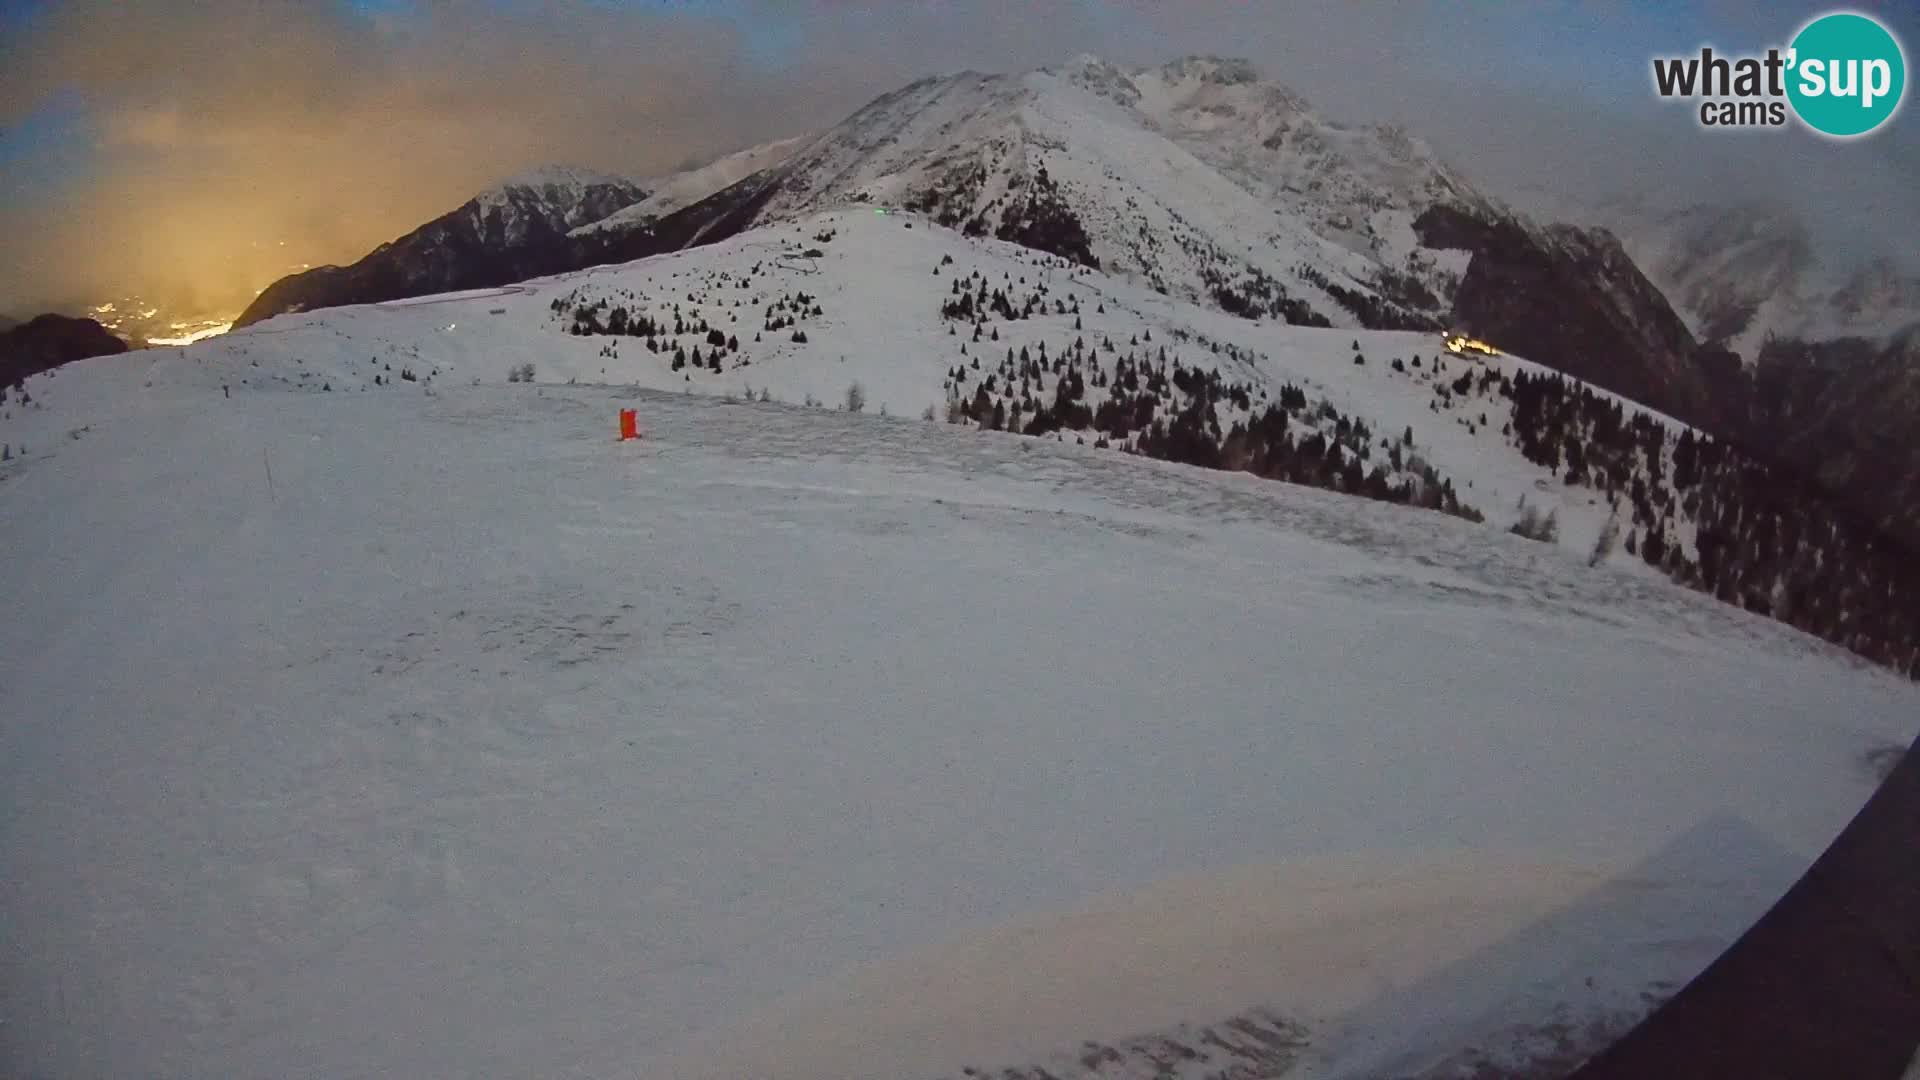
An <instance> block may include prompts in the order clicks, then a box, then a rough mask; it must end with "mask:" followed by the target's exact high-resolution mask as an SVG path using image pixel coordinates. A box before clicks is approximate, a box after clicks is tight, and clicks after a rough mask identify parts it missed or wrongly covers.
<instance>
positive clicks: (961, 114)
mask: <svg viewBox="0 0 1920 1080" xmlns="http://www.w3.org/2000/svg"><path fill="white" fill-rule="evenodd" d="M758 182H759V183H760V184H761V185H762V186H764V187H767V188H770V189H773V190H771V191H770V192H769V193H768V196H767V198H766V199H765V201H764V202H763V203H762V204H761V205H760V206H759V207H758V208H757V210H756V211H755V213H754V215H753V217H752V221H753V222H766V221H779V220H785V219H789V218H792V217H794V216H796V215H799V214H806V213H813V212H817V211H820V210H825V209H832V208H837V207H842V206H846V205H849V204H872V205H875V206H881V207H888V206H891V207H907V208H912V209H916V210H921V211H924V212H926V213H927V214H928V215H929V216H932V217H934V218H935V219H936V220H937V221H939V222H941V223H942V224H945V225H948V226H951V227H954V228H959V229H962V230H964V231H966V232H969V233H971V234H974V235H985V234H992V235H995V236H999V237H1000V238H1002V239H1011V240H1015V241H1017V242H1020V243H1023V244H1026V245H1027V246H1030V247H1035V248H1039V249H1041V250H1046V251H1051V252H1053V253H1054V254H1058V255H1062V256H1065V257H1068V258H1072V259H1075V260H1076V261H1079V262H1081V263H1084V264H1086V265H1089V266H1100V267H1102V268H1104V269H1106V270H1108V271H1109V272H1112V273H1116V274H1121V275H1125V276H1131V277H1137V278H1139V279H1140V280H1142V281H1145V282H1146V283H1148V284H1150V285H1152V286H1154V287H1155V288H1158V289H1161V290H1163V291H1165V292H1167V293H1168V294H1169V295H1173V296H1178V297H1182V298H1187V299H1196V300H1203V301H1206V302H1216V301H1217V302H1220V303H1223V304H1225V305H1228V306H1230V307H1234V308H1236V309H1240V310H1245V311H1247V312H1248V313H1255V314H1260V315H1267V316H1274V317H1286V318H1288V319H1290V320H1291V321H1294V322H1301V323H1320V324H1324V325H1337V326H1360V325H1384V324H1386V323H1388V322H1391V321H1394V320H1398V321H1400V322H1403V323H1406V324H1409V325H1418V326H1422V327H1438V326H1439V325H1440V324H1441V322H1443V321H1444V315H1445V303H1446V300H1447V298H1448V297H1449V296H1450V294H1451V289H1452V286H1453V284H1454V283H1455V282H1457V279H1458V275H1459V273H1460V272H1461V271H1462V270H1463V269H1464V267H1465V263H1466V257H1465V254H1464V253H1460V252H1443V251H1437V250H1430V249H1424V248H1422V247H1421V245H1420V243H1419V241H1418V238H1417V237H1416V236H1415V234H1414V230H1413V228H1412V224H1413V220H1414V218H1415V217H1416V216H1417V215H1418V213H1419V212H1420V211H1421V210H1423V209H1425V208H1426V207H1427V206H1428V205H1431V204H1432V203H1433V202H1435V201H1442V200H1444V201H1449V202H1452V203H1458V204H1460V205H1463V206H1472V207H1476V208H1479V207H1486V206H1488V205H1489V204H1487V203H1486V201H1485V200H1484V199H1482V198H1480V197H1479V196H1478V195H1477V194H1475V193H1473V192H1472V191H1471V189H1470V188H1468V187H1466V185H1465V184H1464V182H1463V181H1461V180H1459V178H1457V177H1456V176H1454V175H1453V174H1451V173H1449V172H1447V171H1446V170H1445V169H1444V167H1442V166H1440V165H1438V163H1437V162H1436V161H1435V160H1434V159H1433V157H1432V155H1431V153H1430V152H1429V151H1427V150H1426V148H1425V147H1423V146H1422V145H1421V144H1419V143H1418V142H1417V141H1416V140H1412V139H1410V138H1408V137H1406V136H1405V135H1404V133H1399V132H1394V131H1382V130H1366V131H1348V130H1344V129H1337V128H1335V127H1334V126H1332V125H1330V124H1327V123H1325V122H1323V121H1321V120H1320V119H1319V118H1318V117H1317V116H1315V114H1314V113H1313V112H1312V110H1311V109H1310V108H1308V107H1307V105H1306V103H1305V102H1304V101H1303V100H1301V99H1300V98H1298V97H1297V96H1295V95H1293V94H1291V93H1290V92H1288V91H1286V90H1285V89H1283V88H1281V87H1278V86H1276V85H1274V84H1270V83H1264V82H1261V81H1259V80H1258V79H1257V78H1255V76H1254V75H1253V73H1252V71H1251V69H1250V68H1248V67H1247V66H1246V65H1245V64H1244V63H1242V62H1236V61H1226V60H1219V59H1214V58H1193V59H1189V60H1185V61H1180V62H1177V63H1174V64H1170V65H1167V66H1164V67H1160V68H1150V69H1145V70H1142V71H1134V72H1128V71H1123V70H1121V69H1119V68H1117V67H1114V66H1113V65H1110V64H1107V63H1105V62H1103V61H1100V60H1098V59H1096V58H1092V57H1083V58H1081V59H1079V60H1077V61H1075V62H1074V63H1073V64H1070V65H1068V66H1066V67H1064V68H1060V69H1050V70H1042V71H1036V72H1029V73H1025V74H1018V75H992V74H981V73H977V72H963V73H961V74H958V75H952V76H946V77H942V78H934V79H925V80H922V81H920V82H917V83H914V84H912V85H911V86H908V87H905V88H903V89H901V90H898V91H895V92H894V93H891V94H887V95H884V96H882V97H881V98H879V99H877V100H876V101H874V102H873V103H872V104H870V105H868V106H866V107H865V108H863V109H861V110H860V111H858V112H856V113H855V114H854V115H853V116H851V117H849V118H848V119H847V120H846V121H845V122H844V123H842V124H840V125H839V126H838V127H836V128H834V129H832V130H830V131H828V132H826V133H825V134H824V135H823V136H822V137H820V138H819V139H817V140H815V141H813V142H812V143H810V144H809V145H807V146H806V147H804V148H803V149H800V150H799V151H797V152H796V153H794V154H793V156H792V157H791V158H789V159H788V160H787V161H786V162H785V163H784V164H783V165H781V166H780V167H778V168H776V169H774V170H771V171H770V172H769V173H768V174H765V175H764V176H763V177H762V178H760V180H759V181H758ZM1406 293H1413V294H1414V295H1413V296H1408V295H1405V294H1406ZM1416 297H1417V299H1416Z"/></svg>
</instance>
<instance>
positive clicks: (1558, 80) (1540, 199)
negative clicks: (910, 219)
mask: <svg viewBox="0 0 1920 1080" xmlns="http://www.w3.org/2000/svg"><path fill="white" fill-rule="evenodd" d="M1757 7H1759V5H1753V4H1750V3H1744V2H1737V0H1697V2H1693V3H1681V2H1674V3H1665V2H1659V0H1633V2H1622V3H1602V2H1600V0H1541V2H1538V3H1531V4H1525V5H1509V4H1499V3H1464V2H1463V3H1449V4H1443V3H1437V2H1435V3H1421V2H1417V0H1407V2H1404V3H1401V2H1393V3H1389V2H1384V0H1383V2H1379V3H1372V2H1363V0H1361V2H1330V0H1288V2H1281V0H1274V2H1262V0H1179V2H1177V3H1174V2H1155V0H893V2H890V3H856V2H853V0H196V2H194V3H169V2H161V0H0V235H4V236H6V237H7V238H8V240H7V244H6V245H5V248H4V250H0V312H11V313H15V314H19V313H24V312H27V311H32V310H39V309H44V308H62V307H64V308H67V309H69V310H70V309H72V308H73V307H74V306H75V305H76V304H78V303H80V302H83V301H85V300H88V299H91V298H95V297H104V296H110V295H113V294H115V293H117V292H122V291H129V290H136V291H142V292H144V293H146V294H148V295H149V296H157V297H161V298H163V299H164V300H165V302H168V303H172V304H182V305H190V304H192V303H195V302H199V303H204V304H207V305H211V306H216V307H218V306H232V307H237V306H239V304H242V303H244V302H245V300H246V299H247V298H250V296H251V295H252V293H254V292H256V291H257V290H258V289H259V288H260V287H261V286H264V285H265V284H267V283H268V282H269V281H271V280H273V279H274V278H276V277H278V276H280V275H281V274H282V273H285V272H287V271H288V270H289V269H291V268H293V267H296V266H298V265H300V264H303V263H314V264H318V263H324V262H345V261H351V260H353V259H354V258H357V257H358V256H360V255H361V254H364V253H365V252H366V251H367V250H368V249H370V248H372V247H373V246H375V245H377V244H379V243H382V242H384V241H386V240H390V239H393V238H394V237H396V236H399V235H401V234H403V233H405V232H407V231H408V230H410V229H412V228H413V227H415V226H417V225H419V224H421V223H423V222H425V221H427V220H429V219H431V218H433V217H435V216H437V215H439V214H441V213H444V212H446V211H447V210H450V209H452V208H453V207H455V206H457V205H459V204H460V203H461V202H463V201H464V200H465V199H467V198H468V197H470V196H471V195H473V194H474V193H475V192H477V191H479V190H481V189H482V188H484V187H486V186H487V185H488V184H489V183H491V182H493V181H495V180H497V179H499V178H501V177H503V176H507V175H510V174H512V173H514V172H517V171H519V170H521V169H523V168H527V167H531V166H534V165H539V164H545V163H566V164H573V165H580V166H585V167H589V168H596V169H601V170H604V171H608V172H615V173H622V174H626V175H631V176H634V177H636V178H645V177H647V176H649V175H658V174H660V173H662V172H666V171H669V170H672V169H674V168H676V167H681V166H684V165H686V164H688V163H691V162H696V161H699V160H702V159H704V158H708V157H711V156H714V155H717V154H720V153H724V152H726V151H729V150H733V149H737V148H740V147H742V146H746V145H751V144H753V143H757V142H762V141H765V140H768V139H774V138H780V137H784V136H788V135H792V134H796V133H799V132H803V131H811V130H821V129H824V128H826V127H829V126H831V125H832V124H833V123H835V122H837V121H838V120H840V119H841V118H843V117H844V116H846V115H847V114H848V113H850V112H852V111H853V110H854V109H856V108H858V107H859V106H860V105H862V104H864V103H865V102H866V101H868V100H870V99H871V98H872V97H874V96H876V95H878V94H880V93H884V92H886V91H888V90H890V89H893V88H895V87H897V86H900V85H902V84H904V83H906V82H910V81H912V80H913V79H916V78H919V77H921V76H923V75H928V74H937V73H943V72H951V71H956V70H960V69H963V68H973V69H977V70H985V71H1018V70H1026V69H1030V68H1034V67H1040V66H1045V65H1048V64H1054V63H1059V62H1062V61H1064V60H1066V59H1068V58H1071V57H1072V56H1074V55H1076V54H1079V53H1082V52H1092V53H1096V54H1099V55H1101V56H1104V57H1106V58H1108V59H1111V60H1114V61H1116V62H1121V63H1142V64H1144V63H1152V62H1159V61H1164V60H1169V59H1173V58H1175V57H1178V56H1181V55H1186V54H1191V53H1211V54H1217V55H1228V56H1242V57H1245V58H1247V59H1250V60H1252V61H1253V62H1254V63H1255V64H1256V65H1257V66H1258V67H1259V68H1261V69H1262V70H1263V71H1264V72H1265V73H1266V74H1267V75H1268V77H1270V78H1272V79H1274V80H1276V81H1278V82H1281V83H1284V84H1286V85H1287V86H1289V87H1290V88H1292V89H1293V90H1295V91H1296V92H1298V93H1300V94H1301V95H1303V96H1305V97H1306V98H1308V99H1309V100H1310V101H1312V102H1313V103H1314V104H1315V106H1316V107H1317V108H1319V109H1320V110H1321V111H1322V112H1323V113H1325V114H1328V115H1330V116H1332V117H1335V118H1337V119H1342V120H1349V121H1353V122H1395V123H1401V124H1404V125H1406V126H1407V127H1409V128H1411V129H1412V130H1414V131H1415V132H1417V133H1419V134H1422V135H1424V136H1426V137H1427V138H1428V139H1429V140H1430V141H1432V142H1433V143H1434V144H1435V145H1436V146H1438V147H1439V148H1440V149H1441V151H1442V153H1443V156H1446V157H1447V158H1448V159H1449V160H1451V161H1453V162H1454V163H1455V164H1457V165H1458V166H1460V167H1462V168H1463V169H1464V170H1465V171H1466V172H1467V173H1468V174H1469V175H1470V176H1473V177H1474V178H1475V179H1477V180H1479V181H1480V182H1481V183H1482V185H1483V186H1484V187H1486V188H1488V189H1489V190H1490V191H1492V192H1493V193H1494V194H1496V195H1500V196H1504V197H1507V198H1509V199H1511V200H1514V201H1517V202H1519V203H1521V204H1522V205H1523V206H1524V205H1528V204H1530V203H1539V204H1546V203H1552V204H1555V205H1556V206H1564V205H1576V206H1577V205H1581V204H1583V203H1587V202H1591V201H1593V200H1597V199H1599V198H1602V197H1605V196H1607V195H1611V194H1617V193H1620V192H1623V191H1633V190H1639V191H1649V192H1655V193H1658V194H1659V195H1660V196H1661V197H1663V198H1668V199H1675V198H1682V199H1719V198H1727V197H1729V196H1730V195H1738V196H1740V197H1753V198H1768V199H1776V200H1780V201H1783V202H1784V203H1786V204H1787V205H1790V206H1792V207H1793V208H1794V209H1795V210H1796V211H1797V212H1798V213H1800V214H1801V215H1802V216H1804V217H1805V218H1806V219H1807V220H1808V221H1809V222H1810V223H1811V224H1812V226H1813V227H1814V229H1815V230H1816V237H1817V238H1818V239H1819V241H1820V242H1821V243H1822V244H1824V245H1826V246H1828V247H1829V248H1830V249H1832V250H1834V251H1836V252H1840V253H1843V254H1844V255H1845V256H1846V257H1849V258H1851V257H1854V256H1857V255H1864V254H1869V253H1875V252H1879V251H1882V250H1888V249H1892V248H1893V247H1894V245H1895V244H1896V243H1897V244H1901V245H1904V244H1907V243H1910V241H1911V239H1912V237H1913V236H1914V235H1916V230H1915V227H1914V226H1915V223H1916V221H1920V196H1917V195H1916V194H1915V192H1914V190H1913V189H1914V188H1915V186H1916V185H1915V184H1914V183H1913V178H1914V177H1916V176H1920V119H1916V116H1920V113H1916V112H1915V110H1913V109H1908V110H1906V111H1905V112H1904V113H1903V115H1902V116H1901V117H1899V118H1897V119H1896V120H1895V121H1894V122H1893V123H1892V124H1891V125H1890V126H1889V127H1888V128H1886V129H1883V131H1882V132H1881V133H1879V134H1877V135H1875V136H1873V137H1871V138H1869V139H1866V140H1860V141H1856V142H1851V143H1844V144H1843V143H1831V142H1827V141H1824V140H1821V139H1818V138H1816V137H1814V136H1812V135H1809V134H1807V133H1805V132H1803V131H1798V130H1790V131H1771V132H1759V133H1743V134H1708V133H1704V132H1702V131H1701V130H1700V129H1699V128H1698V127H1697V126H1696V125H1695V123H1694V122H1693V119H1692V117H1691V114H1690V113H1689V112H1688V111H1687V110H1686V108H1685V107H1684V106H1678V105H1673V104H1670V103H1666V104H1663V103H1661V102H1658V101H1656V100H1655V99H1654V97H1653V95H1652V92H1651V85H1650V78H1649V75H1648V66H1649V65H1648V61H1649V58H1650V57H1651V56H1653V55H1655V54H1683V53H1687V52H1691V51H1696V50H1697V49H1698V48H1699V46H1700V45H1702V44H1712V45H1714V46H1715V47H1716V48H1717V49H1723V50H1757V49H1760V48H1763V47H1764V46H1766V45H1769V44H1783V43H1784V42H1785V41H1786V39H1787V38H1788V37H1790V35H1791V34H1792V32H1793V30H1794V29H1795V28H1797V27H1798V26H1799V25H1800V24H1801V23H1803V22H1804V21H1805V20H1806V19H1807V18H1809V17H1811V16H1813V15H1815V14H1819V13H1821V12H1823V11H1825V10H1829V9H1828V8H1826V7H1824V6H1820V5H1768V8H1769V10H1764V11H1756V10H1755V9H1756V8H1757ZM1854 8H1855V10H1862V11H1866V12H1868V13H1870V14H1873V15H1875V16H1876V17H1879V18H1881V19H1882V21H1884V22H1886V23H1887V24H1889V25H1890V26H1892V27H1893V28H1894V29H1895V32H1896V33H1897V34H1899V35H1900V36H1901V37H1902V39H1903V40H1904V41H1907V42H1920V12H1916V10H1915V8H1914V6H1913V5H1912V4H1911V3H1899V4H1894V3H1885V2H1873V0H1868V2H1863V3H1859V4H1856V5H1854ZM1909 49H1910V50H1911V49H1912V46H1911V45H1910V46H1909ZM1891 253H1895V254H1900V253H1899V252H1891ZM236 298H237V300H236Z"/></svg>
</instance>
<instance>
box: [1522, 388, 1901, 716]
mask: <svg viewBox="0 0 1920 1080" xmlns="http://www.w3.org/2000/svg"><path fill="white" fill-rule="evenodd" d="M1509 392H1510V394H1511V396H1512V398H1513V424H1512V435H1513V438H1514V442H1515V444H1516V445H1517V446H1518V447H1519V448H1520V451H1521V453H1523V454H1525V455H1526V456H1527V458H1528V460H1531V461H1533V462H1535V463H1537V464H1540V465H1543V466H1545V467H1547V468H1550V469H1553V470H1555V471H1556V472H1559V473H1561V474H1562V476H1563V477H1564V479H1566V481H1567V482H1568V483H1571V484H1579V485H1583V486H1587V487H1591V488H1594V489H1596V490H1600V491H1603V492H1605V493H1607V494H1609V495H1611V496H1616V497H1618V498H1621V499H1623V500H1625V502H1626V503H1627V504H1629V505H1631V506H1632V508H1633V514H1632V523H1631V526H1630V528H1629V530H1628V532H1627V534H1626V540H1625V543H1626V546H1627V550H1628V551H1630V552H1632V553H1634V554H1635V555H1637V556H1639V557H1640V558H1641V559H1644V560H1645V561H1646V562H1647V563H1648V564H1649V565H1650V566H1653V567H1655V568H1657V569H1659V570H1660V571H1662V572H1663V573H1665V574H1667V575H1668V576H1669V577H1671V578H1673V579H1674V580H1675V581H1678V582H1680V583H1682V584H1685V585H1687V586H1689V587H1692V588H1695V589H1698V590H1700V591H1702V592H1705V593H1708V594H1711V595H1713V596H1715V597H1717V598H1719V599H1721V600H1723V601H1725V602H1727V603H1730V604H1737V605H1739V606H1741V607H1744V608H1746V609H1747V610H1749V611H1753V612H1756V613H1758V614H1761V615H1767V616H1770V617H1772V618H1775V619H1779V620H1781V621H1783V622H1786V623H1788V624H1790V625H1792V626H1795V627H1797V628H1799V629H1801V630H1804V631H1806V632H1807V633H1810V634H1813V635H1815V636H1818V637H1821V638H1824V639H1825V640H1827V641H1831V642H1833V643H1834V644H1837V645H1840V646H1842V647H1844V648H1846V649H1849V650H1851V651H1853V652H1855V653H1858V654H1859V655H1861V656H1864V657H1866V658H1868V659H1870V660H1873V661H1875V662H1877V663H1881V664H1885V665H1887V666H1889V667H1892V668H1895V669H1897V670H1899V671H1901V672H1904V673H1906V674H1907V675H1908V676H1910V677H1916V678H1920V564H1917V563H1916V562H1915V561H1914V560H1913V559H1912V558H1911V557H1910V556H1909V555H1908V553H1907V551H1906V549H1905V548H1904V546H1902V545H1901V544H1899V543H1898V542H1897V541H1895V540H1893V539H1892V538H1890V537H1888V536H1887V535H1886V534H1884V533H1883V532H1882V531H1881V530H1879V529H1878V528H1876V527H1875V525H1874V524H1873V523H1872V522H1871V521H1869V520H1867V519H1866V518H1865V517H1864V515H1861V514H1859V513H1856V512H1855V511H1853V510H1852V509H1850V508H1849V507H1847V506H1846V505H1844V504H1843V503H1841V502H1838V501H1837V500H1835V499H1833V498H1832V497H1830V496H1829V495H1827V494H1826V493H1824V492H1822V491H1821V490H1819V489H1818V488H1817V487H1815V486H1814V485H1813V484H1811V483H1808V482H1807V481H1805V480H1803V479H1801V478H1800V477H1799V475H1798V474H1797V473H1795V472H1793V471H1791V470H1785V469H1779V468H1776V467H1773V466H1770V465H1768V464H1765V463H1762V462H1760V461H1757V460H1755V459H1754V458H1753V457H1751V456H1750V455H1748V454H1746V453H1744V452H1742V451H1741V450H1739V449H1737V448H1735V447H1733V446H1732V445H1730V444H1728V443H1726V442H1723V441H1719V440H1715V439H1711V438H1707V437H1704V436H1696V435H1695V434H1694V433H1693V432H1692V431H1691V430H1689V431H1687V432H1685V433H1683V434H1682V435H1681V436H1680V437H1679V439H1678V440H1676V441H1675V443H1674V444H1673V447H1672V450H1671V460H1667V457H1666V455H1667V454H1668V447H1667V436H1666V432H1665V430H1664V428H1663V426H1662V425H1660V424H1658V423H1656V422H1655V421H1653V420H1651V419H1649V418H1647V417H1646V416H1644V415H1640V414H1636V415H1634V416H1633V417H1631V418H1628V417H1627V416H1625V410H1624V409H1623V407H1622V406H1621V405H1620V403H1619V402H1618V401H1616V400H1612V399H1609V398H1607V397H1604V396H1602V395H1599V394H1596V393H1594V392H1593V390H1592V389H1591V388H1590V387H1588V386H1586V385H1584V384H1577V383H1574V382H1573V381H1571V380H1568V379H1566V378H1564V377H1562V376H1559V375H1527V374H1525V373H1522V374H1520V375H1518V376H1516V377H1515V378H1514V379H1513V380H1512V381H1511V389H1510V391H1509ZM1689 526H1690V527H1691V528H1692V529H1693V530H1694V540H1693V544H1692V548H1693V551H1694V552H1696V553H1697V554H1696V555H1689V554H1688V552H1687V548H1686V545H1685V543H1684V540H1683V535H1684V531H1685V530H1686V528H1688V527H1689Z"/></svg>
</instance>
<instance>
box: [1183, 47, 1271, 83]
mask: <svg viewBox="0 0 1920 1080" xmlns="http://www.w3.org/2000/svg"><path fill="white" fill-rule="evenodd" d="M1160 70H1161V72H1163V73H1164V74H1165V75H1166V76H1167V77H1168V78H1169V79H1174V80H1177V79H1192V80H1194V81H1196V82H1207V83H1213V84H1215V85H1217V86H1239V85H1241V84H1244V83H1255V82H1259V81H1260V69H1259V68H1257V67H1254V66H1253V61H1251V60H1247V59H1245V58H1243V57H1236V56H1207V55H1199V54H1196V55H1193V56H1183V57H1181V58H1180V59H1178V60H1174V61H1172V62H1170V63H1167V64H1164V65H1162V66H1161V68H1160Z"/></svg>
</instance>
